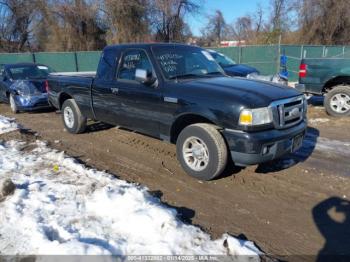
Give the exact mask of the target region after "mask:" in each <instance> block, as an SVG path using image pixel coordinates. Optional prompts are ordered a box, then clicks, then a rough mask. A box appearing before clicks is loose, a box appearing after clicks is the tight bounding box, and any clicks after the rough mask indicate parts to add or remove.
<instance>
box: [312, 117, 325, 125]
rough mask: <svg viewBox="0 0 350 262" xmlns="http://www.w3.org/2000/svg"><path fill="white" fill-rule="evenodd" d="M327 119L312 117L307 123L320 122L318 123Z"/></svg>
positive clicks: (315, 123)
mask: <svg viewBox="0 0 350 262" xmlns="http://www.w3.org/2000/svg"><path fill="white" fill-rule="evenodd" d="M328 121H329V119H328V118H313V119H309V123H310V124H314V125H317V124H320V123H327V122H328Z"/></svg>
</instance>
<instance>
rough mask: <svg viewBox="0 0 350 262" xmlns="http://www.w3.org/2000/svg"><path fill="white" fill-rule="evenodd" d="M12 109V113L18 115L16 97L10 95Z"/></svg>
mask: <svg viewBox="0 0 350 262" xmlns="http://www.w3.org/2000/svg"><path fill="white" fill-rule="evenodd" d="M9 99H10V107H11V111H12V113H14V114H17V113H18V107H17V105H16V101H15V97H14V95H13V94H10V98H9Z"/></svg>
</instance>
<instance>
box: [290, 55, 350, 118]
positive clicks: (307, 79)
mask: <svg viewBox="0 0 350 262" xmlns="http://www.w3.org/2000/svg"><path fill="white" fill-rule="evenodd" d="M295 87H296V88H297V89H298V90H299V91H301V92H303V93H307V94H315V95H322V96H324V97H325V99H324V107H325V108H326V111H327V113H328V114H329V115H332V116H349V115H350V59H346V58H308V59H303V60H302V61H301V63H300V68H299V83H298V84H296V86H295Z"/></svg>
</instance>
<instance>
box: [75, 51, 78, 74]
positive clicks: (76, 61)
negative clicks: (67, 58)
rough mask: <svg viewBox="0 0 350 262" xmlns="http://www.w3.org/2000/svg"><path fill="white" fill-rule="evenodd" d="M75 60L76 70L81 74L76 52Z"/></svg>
mask: <svg viewBox="0 0 350 262" xmlns="http://www.w3.org/2000/svg"><path fill="white" fill-rule="evenodd" d="M74 60H75V70H76V71H77V72H79V65H78V56H77V52H74Z"/></svg>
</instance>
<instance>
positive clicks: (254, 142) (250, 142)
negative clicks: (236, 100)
mask: <svg viewBox="0 0 350 262" xmlns="http://www.w3.org/2000/svg"><path fill="white" fill-rule="evenodd" d="M306 128H307V121H306V120H304V121H303V122H301V123H299V124H298V125H296V126H293V127H290V128H288V129H273V130H268V131H261V132H249V133H248V132H243V131H238V130H230V129H224V130H223V131H222V133H223V135H224V137H225V139H226V142H227V144H228V147H229V150H230V152H231V157H232V160H233V162H234V163H235V164H236V165H238V166H249V165H256V164H260V163H263V162H267V161H271V160H273V159H277V158H280V157H282V156H283V155H285V154H288V153H291V152H292V145H293V139H294V138H295V137H297V136H299V135H303V136H305V133H306Z"/></svg>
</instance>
